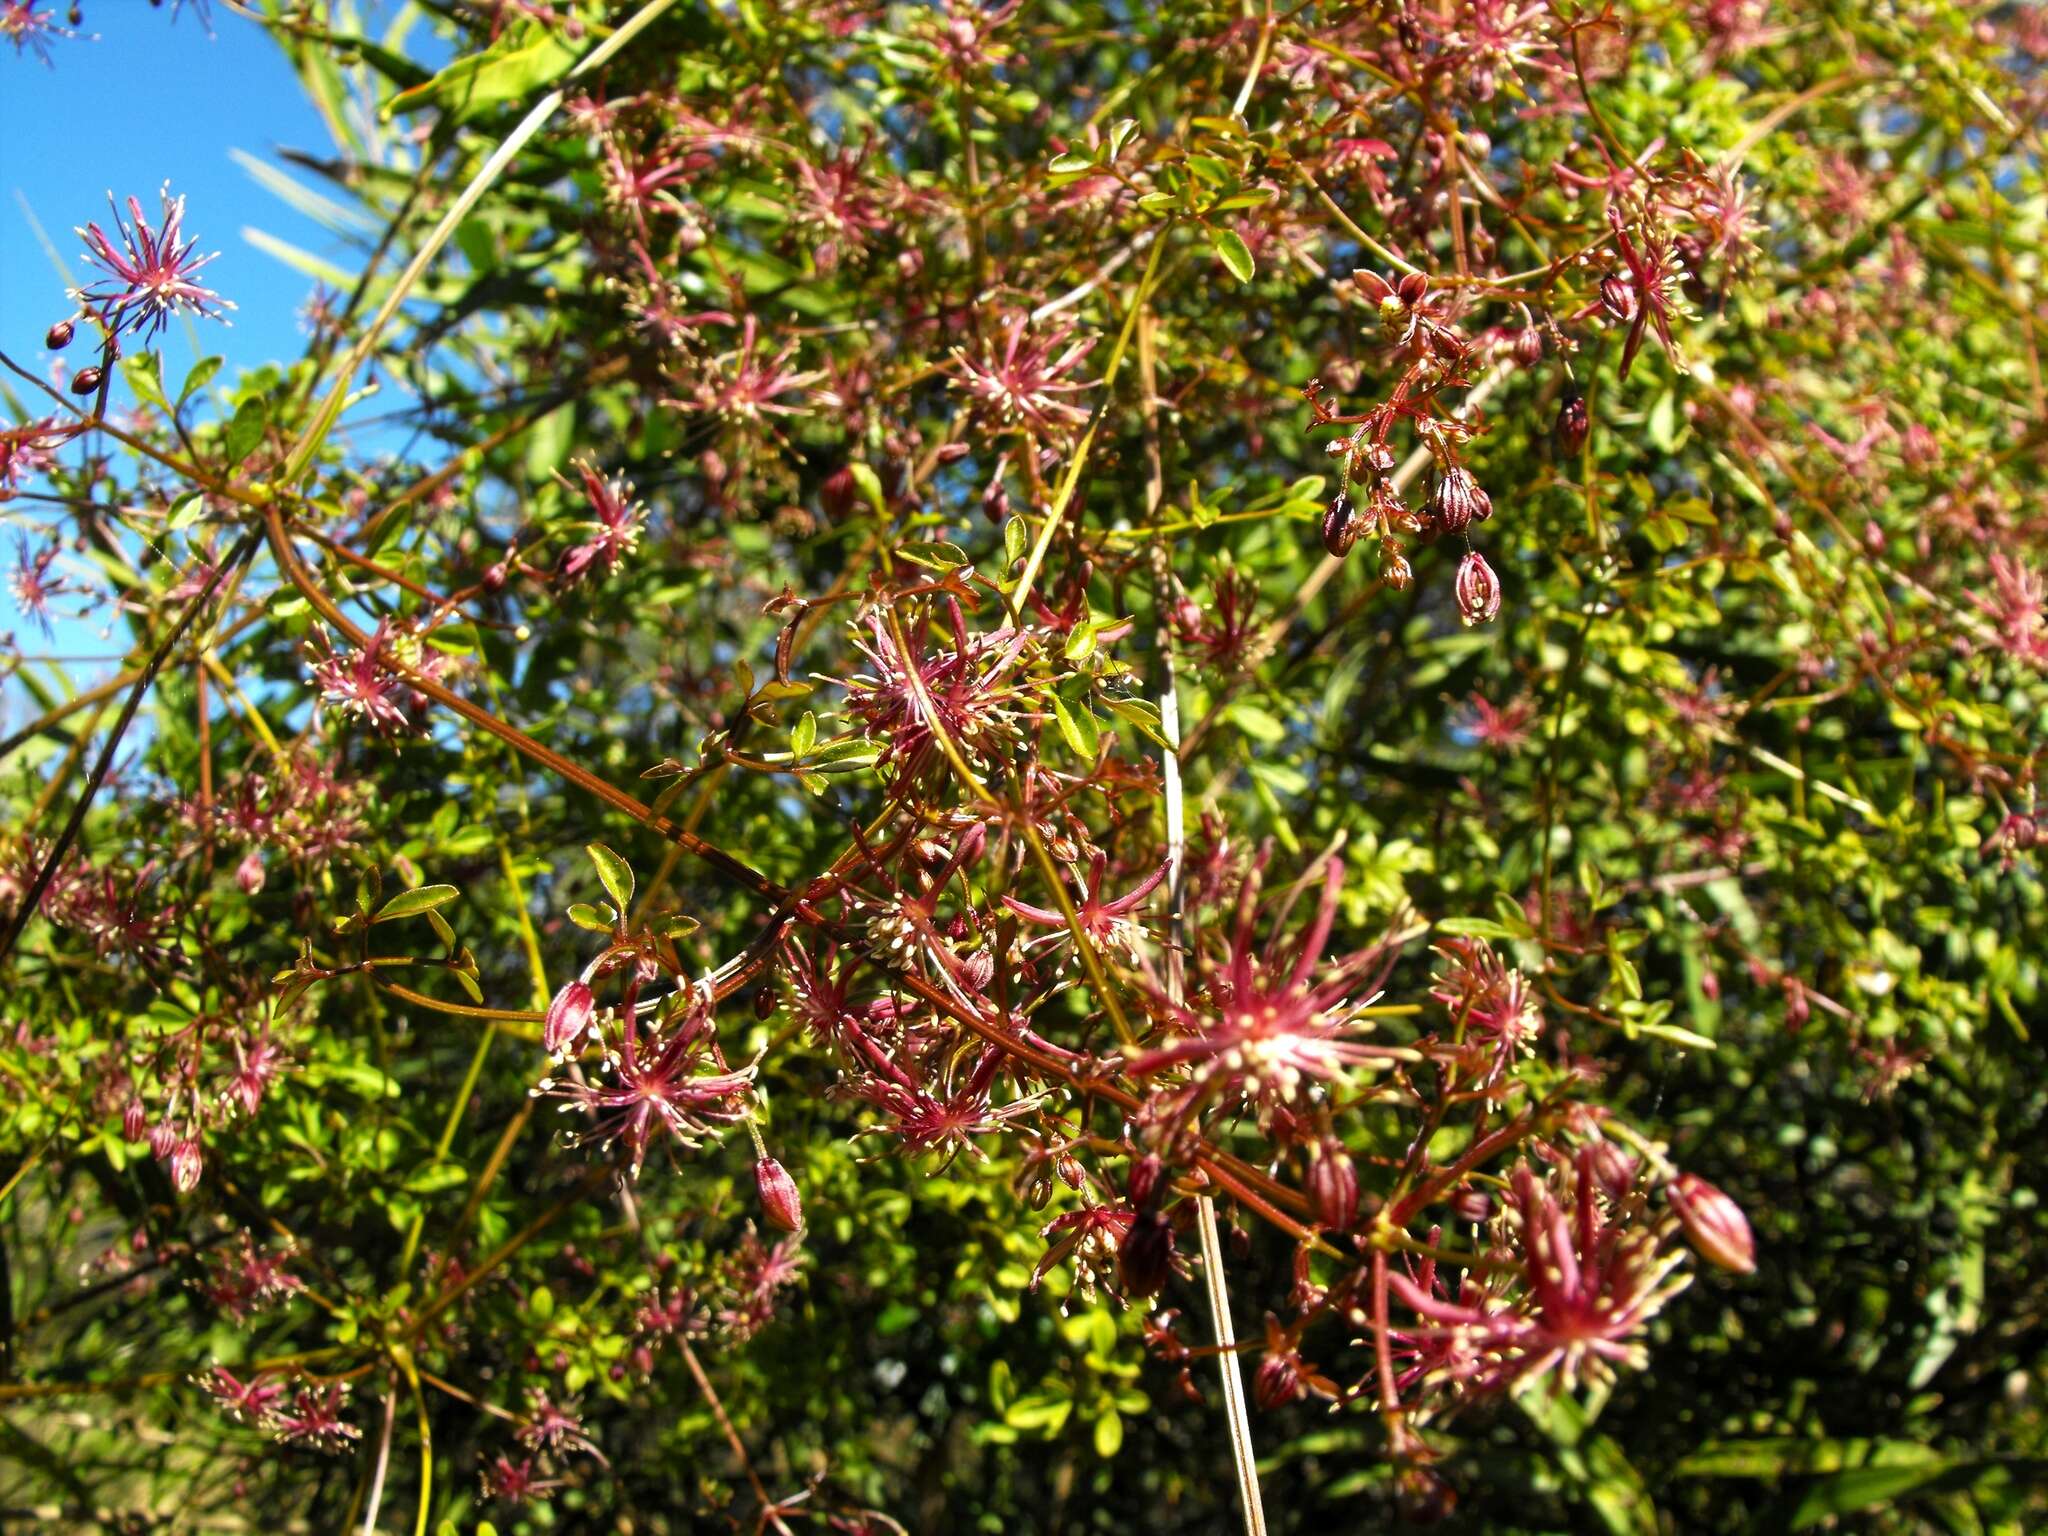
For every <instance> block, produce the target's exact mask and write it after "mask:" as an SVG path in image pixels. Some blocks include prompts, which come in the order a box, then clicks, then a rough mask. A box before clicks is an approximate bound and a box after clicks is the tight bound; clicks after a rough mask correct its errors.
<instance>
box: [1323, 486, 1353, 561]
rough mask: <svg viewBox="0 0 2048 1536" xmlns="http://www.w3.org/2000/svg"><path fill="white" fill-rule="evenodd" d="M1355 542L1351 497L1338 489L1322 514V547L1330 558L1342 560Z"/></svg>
mask: <svg viewBox="0 0 2048 1536" xmlns="http://www.w3.org/2000/svg"><path fill="white" fill-rule="evenodd" d="M1357 542H1358V519H1357V517H1356V516H1355V515H1353V511H1352V506H1351V498H1350V497H1349V496H1347V495H1345V494H1344V493H1343V492H1342V491H1339V492H1338V493H1337V499H1336V500H1335V501H1333V502H1331V503H1330V510H1329V511H1327V512H1325V513H1324V514H1323V548H1324V549H1326V550H1328V551H1329V553H1330V558H1331V559H1332V560H1342V559H1343V558H1344V557H1345V556H1346V555H1348V554H1350V553H1351V546H1352V545H1354V544H1356V543H1357Z"/></svg>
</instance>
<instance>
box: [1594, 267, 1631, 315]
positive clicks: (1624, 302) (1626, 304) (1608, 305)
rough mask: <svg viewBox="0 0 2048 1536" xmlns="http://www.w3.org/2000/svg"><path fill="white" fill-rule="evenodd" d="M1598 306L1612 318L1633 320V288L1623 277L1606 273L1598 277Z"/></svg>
mask: <svg viewBox="0 0 2048 1536" xmlns="http://www.w3.org/2000/svg"><path fill="white" fill-rule="evenodd" d="M1600 307H1601V308H1602V309H1604V310H1606V311H1607V314H1608V317H1609V318H1610V319H1614V320H1633V319H1634V318H1635V313H1636V296H1635V290H1634V289H1632V288H1630V287H1629V285H1628V282H1627V280H1626V279H1625V278H1622V277H1620V276H1618V275H1617V274H1615V273H1612V272H1610V273H1608V274H1607V276H1605V277H1603V278H1601V279H1600Z"/></svg>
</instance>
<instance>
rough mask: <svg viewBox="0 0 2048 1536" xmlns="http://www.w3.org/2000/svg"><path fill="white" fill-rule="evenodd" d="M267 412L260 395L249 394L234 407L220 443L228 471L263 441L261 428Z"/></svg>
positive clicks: (237, 467)
mask: <svg viewBox="0 0 2048 1536" xmlns="http://www.w3.org/2000/svg"><path fill="white" fill-rule="evenodd" d="M269 414H270V413H269V412H268V411H267V410H266V409H265V408H264V405H263V397H262V396H261V395H251V396H249V398H248V399H246V400H244V401H243V402H242V403H241V404H240V405H238V406H236V407H235V416H234V420H232V421H230V422H229V423H228V430H227V435H226V437H225V438H224V439H223V440H222V444H221V446H222V449H223V450H224V452H225V453H226V455H227V467H228V469H229V471H230V472H232V471H234V470H237V469H240V468H241V467H242V462H243V461H244V460H245V459H247V458H248V457H249V455H250V454H252V453H254V452H255V451H256V445H257V444H258V443H260V442H262V441H263V429H264V427H265V426H266V425H267V424H268V422H269Z"/></svg>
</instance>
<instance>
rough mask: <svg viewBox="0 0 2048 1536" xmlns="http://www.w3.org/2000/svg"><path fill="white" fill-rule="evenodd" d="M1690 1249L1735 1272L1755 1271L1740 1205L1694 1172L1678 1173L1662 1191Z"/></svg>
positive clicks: (1753, 1243)
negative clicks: (1682, 1228) (1690, 1246)
mask: <svg viewBox="0 0 2048 1536" xmlns="http://www.w3.org/2000/svg"><path fill="white" fill-rule="evenodd" d="M1664 1198H1665V1199H1667V1200H1669V1201H1670V1202H1671V1208H1672V1210H1674V1211H1676V1212H1677V1213H1678V1221H1679V1225H1681V1226H1682V1227H1684V1228H1685V1236H1686V1240H1687V1241H1688V1242H1690V1243H1691V1244H1692V1247H1693V1252H1695V1253H1697V1254H1698V1255H1699V1256H1700V1257H1701V1258H1703V1259H1705V1260H1706V1261H1707V1262H1708V1263H1709V1264H1712V1265H1714V1266H1716V1267H1717V1268H1720V1269H1726V1270H1731V1271H1733V1272H1734V1273H1735V1274H1738V1275H1748V1274H1754V1273H1755V1272H1756V1237H1755V1234H1753V1233H1752V1232H1751V1231H1750V1230H1749V1218H1748V1217H1747V1216H1745V1215H1743V1214H1742V1207H1741V1206H1739V1205H1737V1204H1736V1203H1735V1202H1734V1201H1733V1200H1731V1199H1729V1198H1728V1196H1726V1195H1725V1194H1723V1193H1722V1192H1721V1191H1720V1190H1718V1189H1716V1188H1715V1187H1714V1186H1713V1185H1711V1184H1709V1183H1708V1182H1707V1181H1706V1180H1705V1179H1703V1178H1701V1177H1699V1175H1697V1174H1692V1173H1681V1174H1680V1175H1679V1176H1678V1177H1677V1178H1676V1179H1674V1180H1672V1181H1671V1184H1670V1186H1669V1187H1668V1188H1667V1189H1666V1190H1665V1191H1664Z"/></svg>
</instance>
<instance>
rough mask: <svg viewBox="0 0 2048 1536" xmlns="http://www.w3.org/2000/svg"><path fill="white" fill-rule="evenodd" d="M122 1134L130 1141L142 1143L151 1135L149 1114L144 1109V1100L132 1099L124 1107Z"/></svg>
mask: <svg viewBox="0 0 2048 1536" xmlns="http://www.w3.org/2000/svg"><path fill="white" fill-rule="evenodd" d="M121 1134H122V1135H123V1136H125V1137H127V1138H128V1139H129V1140H130V1141H140V1140H142V1138H143V1137H144V1136H147V1135H148V1134H149V1112H148V1111H147V1110H145V1109H144V1108H143V1107H142V1100H140V1099H130V1100H129V1101H128V1102H127V1103H126V1104H125V1105H123V1106H122V1109H121Z"/></svg>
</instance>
